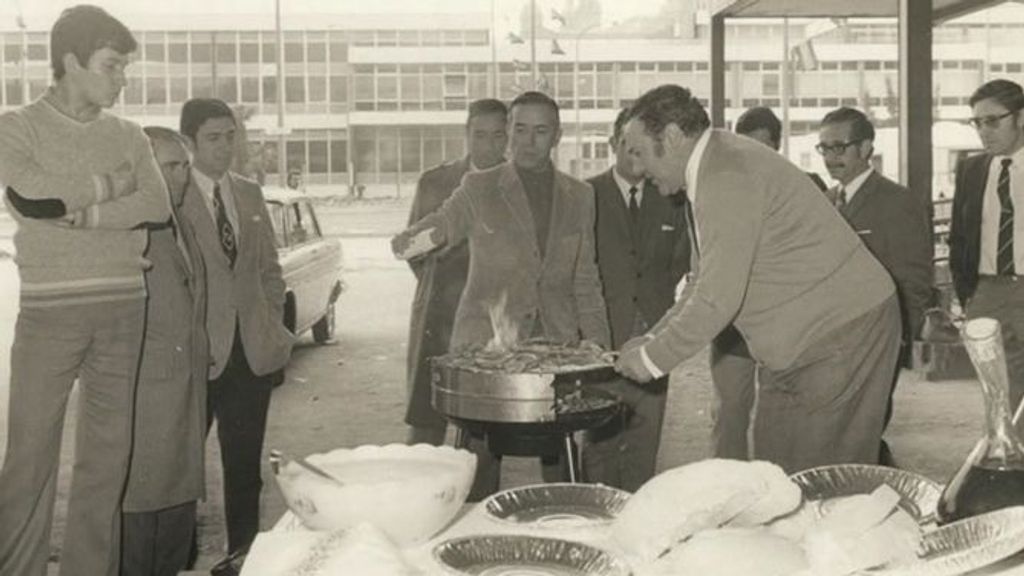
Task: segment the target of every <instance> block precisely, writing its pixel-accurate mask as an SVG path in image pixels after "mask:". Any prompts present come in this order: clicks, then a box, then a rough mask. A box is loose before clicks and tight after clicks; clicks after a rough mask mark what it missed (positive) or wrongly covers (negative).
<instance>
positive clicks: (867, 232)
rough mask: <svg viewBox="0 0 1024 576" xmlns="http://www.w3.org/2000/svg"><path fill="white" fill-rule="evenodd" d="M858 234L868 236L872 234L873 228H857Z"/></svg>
mask: <svg viewBox="0 0 1024 576" xmlns="http://www.w3.org/2000/svg"><path fill="white" fill-rule="evenodd" d="M857 234H859V235H860V236H867V235H868V234H871V230H857Z"/></svg>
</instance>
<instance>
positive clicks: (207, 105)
mask: <svg viewBox="0 0 1024 576" xmlns="http://www.w3.org/2000/svg"><path fill="white" fill-rule="evenodd" d="M224 117H227V118H231V120H232V121H235V114H234V113H233V112H232V111H231V108H230V107H229V106H228V105H227V104H225V103H224V101H223V100H219V99H217V98H193V99H191V100H189V101H188V102H185V105H184V106H182V107H181V133H182V134H184V135H185V136H188V137H189V139H190V140H192V141H193V142H195V140H196V133H198V132H199V127H200V126H202V125H203V123H204V122H206V121H207V120H210V119H212V118H224Z"/></svg>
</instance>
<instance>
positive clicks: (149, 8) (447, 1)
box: [0, 0, 665, 29]
mask: <svg viewBox="0 0 1024 576" xmlns="http://www.w3.org/2000/svg"><path fill="white" fill-rule="evenodd" d="M82 1H83V0H0V20H7V19H14V18H15V17H16V15H17V14H18V13H19V11H20V12H21V14H22V15H23V17H24V19H25V22H26V24H27V25H28V26H29V28H36V29H38V28H48V27H49V26H48V24H51V23H52V22H53V20H54V19H55V18H56V16H57V15H58V14H59V13H60V11H61V10H62V9H63V8H66V7H67V6H71V5H74V4H78V3H80V2H82ZM84 1H85V2H88V3H92V4H96V5H99V6H102V7H103V8H105V9H107V10H108V11H109V12H110V13H112V14H114V15H115V16H116V15H118V14H129V13H138V12H140V11H146V12H149V13H157V14H159V13H175V14H203V13H207V14H208V13H211V12H216V13H228V14H231V13H236V12H238V13H253V12H261V11H266V12H267V13H271V14H272V13H273V11H274V0H170V1H164V2H159V1H155V0H84ZM494 1H495V2H496V7H497V12H498V18H499V19H500V20H512V21H515V19H516V18H518V14H519V11H520V9H521V7H522V6H523V4H524V3H525V2H527V1H528V0H494ZM564 1H565V0H537V5H538V10H541V11H542V13H548V11H549V10H550V8H552V7H553V8H556V9H559V8H561V7H562V5H563V3H564ZM281 2H282V4H281V10H282V13H285V14H286V13H287V12H289V11H294V12H316V13H330V12H335V13H360V12H364V13H365V12H369V11H371V10H368V7H372V13H375V14H380V13H385V14H390V13H395V14H410V13H412V14H424V13H426V14H430V13H459V12H465V11H469V12H484V13H486V12H489V11H490V8H491V0H373V1H372V2H367V1H366V0H281ZM664 2H665V0H629V1H623V0H603V1H602V10H603V19H604V23H605V24H610V23H612V22H614V21H621V20H625V19H627V18H629V17H631V16H635V15H642V14H654V13H656V12H657V11H658V8H659V7H660V6H661V5H662V4H663V3H664Z"/></svg>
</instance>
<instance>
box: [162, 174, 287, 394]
mask: <svg viewBox="0 0 1024 576" xmlns="http://www.w3.org/2000/svg"><path fill="white" fill-rule="evenodd" d="M230 178H231V188H230V193H231V195H232V198H233V199H234V201H235V208H236V210H237V211H238V230H236V231H235V236H236V237H237V239H238V255H237V256H236V258H235V265H234V267H232V266H231V264H230V262H229V261H228V258H227V256H225V255H224V250H223V249H222V248H221V244H220V241H219V240H218V238H217V226H216V224H215V222H214V219H213V215H212V214H210V211H209V209H208V208H207V207H206V201H205V200H204V199H203V195H202V194H203V193H202V191H201V190H199V189H198V187H197V185H196V184H195V182H194V181H193V182H192V184H191V185H190V186H189V188H188V190H187V191H186V193H185V203H184V205H183V206H182V214H183V215H184V217H185V218H188V219H189V221H190V222H191V223H192V225H193V227H194V228H195V231H196V238H197V239H198V240H199V247H200V249H201V250H202V253H203V260H204V261H205V262H206V278H207V288H208V290H207V302H208V305H207V314H206V330H207V333H208V334H209V337H210V360H211V363H210V372H209V378H210V379H211V380H212V379H214V378H217V377H218V376H220V374H221V372H223V371H224V366H225V365H226V363H227V360H228V357H229V356H230V354H231V346H232V344H233V343H234V341H235V323H236V322H237V323H238V330H239V333H240V335H241V339H242V348H243V349H244V350H245V358H246V360H248V362H249V367H250V368H252V371H253V373H254V374H256V375H258V376H263V375H267V374H270V373H272V372H275V371H277V370H280V369H281V368H283V367H284V365H285V364H286V363H287V362H288V357H289V355H290V354H291V349H292V343H293V342H294V336H292V334H291V333H290V332H289V331H288V329H287V328H285V327H284V302H285V284H284V279H283V278H282V277H281V265H280V264H279V263H278V256H277V247H276V245H275V244H274V230H273V228H272V226H271V223H270V215H269V214H268V213H267V207H266V205H265V204H264V203H263V192H262V190H260V186H259V184H257V183H255V182H253V181H252V180H247V179H246V178H243V177H241V176H239V175H237V174H230Z"/></svg>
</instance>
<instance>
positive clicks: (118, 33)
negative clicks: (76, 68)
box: [50, 4, 138, 80]
mask: <svg viewBox="0 0 1024 576" xmlns="http://www.w3.org/2000/svg"><path fill="white" fill-rule="evenodd" d="M104 48H110V49H112V50H114V51H116V52H118V53H119V54H131V53H132V52H135V49H136V48H138V43H137V42H136V41H135V37H133V36H132V33H131V31H129V30H128V28H127V27H126V26H125V25H124V24H122V23H121V21H120V20H118V19H117V18H114V17H113V16H111V15H110V14H108V13H107V12H106V11H105V10H103V9H102V8H100V7H98V6H91V5H89V4H79V5H78V6H72V7H70V8H65V9H64V11H63V12H61V13H60V16H59V17H58V18H57V21H56V22H54V23H53V28H52V29H51V30H50V68H52V69H53V78H54V79H55V80H60V79H61V78H63V77H64V74H65V72H67V70H65V69H64V55H65V54H69V53H70V54H74V55H75V59H77V60H78V63H79V64H81V65H82V66H86V65H88V64H89V58H91V57H92V55H93V54H94V53H95V52H96V51H98V50H102V49H104Z"/></svg>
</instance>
